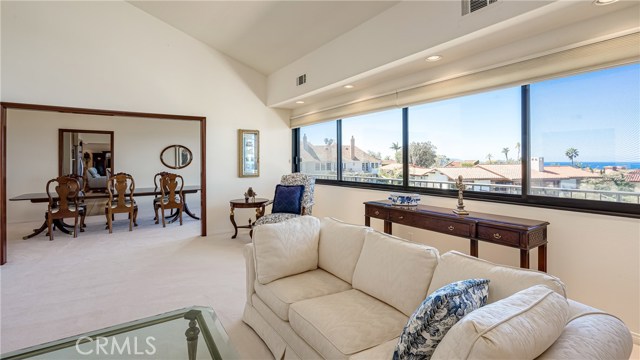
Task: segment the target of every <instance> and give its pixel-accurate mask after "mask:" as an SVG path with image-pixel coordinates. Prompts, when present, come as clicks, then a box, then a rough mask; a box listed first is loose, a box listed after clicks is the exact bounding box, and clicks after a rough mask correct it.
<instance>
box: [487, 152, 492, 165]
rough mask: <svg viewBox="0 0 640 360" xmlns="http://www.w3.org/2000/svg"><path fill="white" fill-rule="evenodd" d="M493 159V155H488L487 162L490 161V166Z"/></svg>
mask: <svg viewBox="0 0 640 360" xmlns="http://www.w3.org/2000/svg"><path fill="white" fill-rule="evenodd" d="M492 158H493V155H491V154H487V160H489V164H491V159H492Z"/></svg>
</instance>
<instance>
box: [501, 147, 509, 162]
mask: <svg viewBox="0 0 640 360" xmlns="http://www.w3.org/2000/svg"><path fill="white" fill-rule="evenodd" d="M501 153H503V154H504V158H505V159H507V162H509V148H508V147H506V148H503V149H502V151H501Z"/></svg>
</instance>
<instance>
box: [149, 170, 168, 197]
mask: <svg viewBox="0 0 640 360" xmlns="http://www.w3.org/2000/svg"><path fill="white" fill-rule="evenodd" d="M167 174H169V173H168V172H167V171H161V172H159V173H157V174H155V175H154V176H153V185H154V187H155V188H154V189H153V191H154V192H156V191H159V190H160V186H161V184H160V180H162V177H163V176H165V175H167Z"/></svg>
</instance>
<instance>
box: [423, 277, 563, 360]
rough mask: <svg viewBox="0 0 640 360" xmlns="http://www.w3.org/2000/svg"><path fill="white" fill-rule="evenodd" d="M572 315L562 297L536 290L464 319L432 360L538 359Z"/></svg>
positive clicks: (519, 294)
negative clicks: (569, 315)
mask: <svg viewBox="0 0 640 360" xmlns="http://www.w3.org/2000/svg"><path fill="white" fill-rule="evenodd" d="M489 291H491V290H489ZM568 314H569V304H568V303H567V299H565V298H564V297H563V296H562V295H559V294H558V293H556V292H555V291H553V290H551V289H549V288H548V287H546V286H544V285H536V286H532V287H530V288H528V289H525V290H522V291H520V292H518V293H516V294H514V295H512V296H509V297H507V298H505V299H502V300H500V301H496V302H494V303H493V304H488V305H486V306H484V307H482V308H480V309H478V310H475V311H473V312H471V313H470V314H469V315H467V316H465V317H464V318H462V320H460V322H458V323H457V324H456V325H454V326H453V327H452V328H451V330H449V332H448V333H447V335H446V336H445V337H444V339H442V341H441V342H440V345H439V346H438V347H437V348H436V351H435V353H434V354H433V357H432V359H489V358H491V359H534V358H536V357H537V356H539V355H540V354H542V353H543V352H544V351H545V350H546V349H547V348H548V347H549V346H551V344H553V342H554V341H556V339H557V338H558V337H559V336H560V334H561V333H562V331H563V330H564V327H565V324H566V323H567V318H568Z"/></svg>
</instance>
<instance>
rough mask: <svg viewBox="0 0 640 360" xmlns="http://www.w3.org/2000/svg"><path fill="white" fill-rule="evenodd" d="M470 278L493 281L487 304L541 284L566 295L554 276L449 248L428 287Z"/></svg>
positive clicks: (431, 290)
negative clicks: (495, 262) (498, 262)
mask: <svg viewBox="0 0 640 360" xmlns="http://www.w3.org/2000/svg"><path fill="white" fill-rule="evenodd" d="M471 278H483V279H489V280H491V282H490V283H489V299H488V300H487V304H490V303H492V302H495V301H498V300H500V299H504V298H506V297H508V296H511V295H513V294H515V293H517V292H518V291H520V290H524V289H527V288H529V287H531V286H534V285H538V284H542V285H546V286H547V287H549V288H550V289H553V290H554V291H556V292H557V293H558V294H560V295H562V296H564V297H565V298H566V297H567V296H566V293H565V290H564V284H563V283H562V281H560V279H558V278H556V277H554V276H551V275H548V274H545V273H543V272H540V271H536V270H529V269H521V268H516V267H512V266H506V265H499V264H494V263H492V262H489V261H486V260H482V259H478V258H476V257H473V256H469V255H466V254H463V253H460V252H457V251H449V252H447V253H445V254H443V255H442V256H440V261H439V263H438V267H437V268H436V271H435V273H434V274H433V279H432V280H431V285H430V286H429V294H431V293H432V292H434V291H436V290H438V289H439V288H441V287H443V286H445V285H447V284H450V283H452V282H456V281H460V280H465V279H471Z"/></svg>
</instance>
